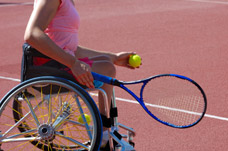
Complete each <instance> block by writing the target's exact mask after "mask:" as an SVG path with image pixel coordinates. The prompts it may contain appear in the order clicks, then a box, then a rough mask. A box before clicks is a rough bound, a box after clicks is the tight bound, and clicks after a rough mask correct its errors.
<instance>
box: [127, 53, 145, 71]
mask: <svg viewBox="0 0 228 151" xmlns="http://www.w3.org/2000/svg"><path fill="white" fill-rule="evenodd" d="M141 61H142V59H141V57H140V56H139V55H136V54H134V55H131V56H130V57H129V64H130V65H131V66H132V67H134V68H137V67H139V66H140V65H141Z"/></svg>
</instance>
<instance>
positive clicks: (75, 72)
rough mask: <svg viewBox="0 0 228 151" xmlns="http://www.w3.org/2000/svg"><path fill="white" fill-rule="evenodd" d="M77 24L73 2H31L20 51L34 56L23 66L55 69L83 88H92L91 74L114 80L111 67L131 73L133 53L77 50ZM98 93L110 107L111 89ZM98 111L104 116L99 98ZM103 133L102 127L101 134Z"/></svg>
mask: <svg viewBox="0 0 228 151" xmlns="http://www.w3.org/2000/svg"><path fill="white" fill-rule="evenodd" d="M79 23H80V19H79V14H78V12H77V10H76V8H75V6H74V1H73V0H51V1H50V0H35V2H34V9H33V11H32V14H31V16H30V19H29V21H28V24H27V27H26V30H25V34H24V40H25V42H26V44H25V45H24V51H25V50H26V49H28V48H29V49H32V50H34V51H35V52H36V53H33V54H34V56H33V59H32V61H31V59H30V61H29V59H27V58H26V57H24V60H25V62H27V64H31V65H33V66H49V67H54V68H58V69H59V70H62V71H64V72H66V73H68V74H71V75H72V76H73V77H74V78H75V79H76V80H75V81H76V82H78V83H79V84H81V85H83V86H85V87H87V88H94V83H93V81H94V79H93V76H92V75H91V71H93V72H97V73H100V74H103V75H107V76H110V77H115V76H116V68H115V65H117V66H123V67H126V68H131V69H132V67H131V66H130V65H129V64H128V59H129V56H130V55H132V54H134V52H118V53H111V52H108V51H107V52H105V51H98V50H93V49H89V48H86V47H82V46H80V45H79V38H78V31H79ZM24 54H25V55H26V52H24ZM36 54H38V55H36ZM26 59H27V60H26ZM24 67H26V66H25V65H23V68H24ZM24 70H25V69H24ZM34 72H35V71H34ZM39 72H40V71H39ZM24 73H25V71H23V73H22V74H24ZM53 74H55V73H53ZM41 75H42V73H41ZM37 76H39V74H37ZM29 78H30V77H29V75H26V74H24V75H22V81H23V80H26V79H29ZM102 89H103V90H104V91H105V92H106V93H107V96H108V104H109V106H110V104H111V103H110V102H111V97H112V91H113V88H112V86H111V85H106V84H103V86H102ZM99 110H100V113H101V115H105V107H104V100H103V97H99ZM106 130H107V129H106V128H105V127H104V128H103V131H104V132H105V131H106ZM106 135H107V134H106ZM107 141H108V140H107ZM107 141H106V142H107ZM104 143H105V141H104Z"/></svg>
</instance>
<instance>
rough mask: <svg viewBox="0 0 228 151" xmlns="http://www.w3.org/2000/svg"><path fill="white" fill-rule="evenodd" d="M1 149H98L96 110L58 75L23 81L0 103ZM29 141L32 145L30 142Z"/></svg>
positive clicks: (99, 131)
mask: <svg viewBox="0 0 228 151" xmlns="http://www.w3.org/2000/svg"><path fill="white" fill-rule="evenodd" d="M0 131H1V135H0V145H1V149H3V150H7V151H9V150H18V151H19V150H26V148H27V149H28V148H29V149H28V150H39V149H40V150H45V151H49V150H50V151H63V150H64V151H77V150H78V151H82V150H90V151H97V150H98V149H99V146H100V142H101V138H102V123H101V118H100V114H99V110H98V108H97V106H96V104H95V103H94V101H93V99H92V98H91V97H90V95H89V94H88V93H87V92H86V91H85V90H84V89H82V88H81V87H80V86H78V85H76V84H75V83H73V82H71V81H68V80H65V79H61V78H57V77H39V78H34V79H30V80H27V81H25V82H22V83H21V84H19V85H18V86H16V87H15V88H13V89H12V90H11V91H10V92H8V94H7V95H6V96H5V97H4V98H3V99H2V100H1V102H0ZM31 144H32V145H31Z"/></svg>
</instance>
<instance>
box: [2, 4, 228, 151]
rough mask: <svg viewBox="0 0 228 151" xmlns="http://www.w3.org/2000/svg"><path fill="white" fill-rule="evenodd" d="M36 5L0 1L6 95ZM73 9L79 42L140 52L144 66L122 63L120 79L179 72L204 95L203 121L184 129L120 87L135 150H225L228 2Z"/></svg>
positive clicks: (79, 6)
mask: <svg viewBox="0 0 228 151" xmlns="http://www.w3.org/2000/svg"><path fill="white" fill-rule="evenodd" d="M32 4H33V1H32V0H0V33H1V34H0V39H1V40H0V46H1V48H0V52H1V55H0V58H1V62H0V85H1V86H0V97H1V98H2V97H3V96H4V95H5V94H6V93H7V92H8V91H9V90H10V89H12V88H13V87H14V86H15V85H17V84H18V83H19V79H20V62H21V56H22V44H23V34H24V30H25V27H26V24H27V21H28V19H29V15H30V13H31V11H32V8H33V6H32ZM76 8H77V9H78V11H79V13H80V16H81V25H80V32H79V37H80V40H79V42H80V45H83V46H86V47H90V48H94V49H99V50H105V51H106V50H107V51H111V52H119V51H129V50H130V51H136V52H137V53H138V54H139V55H141V56H142V61H143V62H142V66H141V68H140V69H137V70H129V69H125V68H120V67H118V68H117V71H118V74H117V79H120V80H124V81H132V80H138V79H143V78H146V77H149V76H152V75H157V74H163V73H175V74H180V75H185V76H188V77H190V78H192V79H194V80H195V81H196V82H197V83H199V84H200V85H201V87H202V88H203V89H204V91H205V93H206V95H207V100H208V109H207V112H206V116H205V117H204V119H203V120H202V121H201V122H200V123H199V124H198V125H196V126H194V127H192V128H189V129H182V130H181V129H174V128H170V127H167V126H165V125H162V124H160V123H158V122H156V121H155V120H154V119H152V118H150V116H148V115H147V114H146V112H144V110H143V109H142V108H141V106H139V105H138V104H135V103H131V101H132V100H133V98H132V97H131V96H129V95H128V94H127V93H123V91H122V90H120V89H118V88H117V89H116V96H117V106H118V110H119V122H121V123H123V124H125V125H127V126H130V127H132V128H134V129H135V130H136V132H137V134H136V137H135V138H134V141H135V143H136V146H135V149H136V150H137V151H167V150H168V151H173V150H175V151H183V150H184V151H226V150H227V149H228V141H227V140H228V135H227V129H228V91H227V90H228V79H227V73H228V69H227V67H228V51H227V49H228V41H227V39H228V30H227V27H228V21H227V18H228V1H227V0H163V1H157V0H124V1H123V0H115V1H111V0H109V1H107V0H90V1H89V0H76ZM133 90H137V88H133ZM8 145H9V147H11V146H10V145H11V144H8ZM26 148H28V149H27V150H28V151H30V148H31V147H30V146H29V145H28V146H27V147H26ZM27 150H26V151H27Z"/></svg>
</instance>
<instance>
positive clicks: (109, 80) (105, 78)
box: [91, 72, 113, 84]
mask: <svg viewBox="0 0 228 151" xmlns="http://www.w3.org/2000/svg"><path fill="white" fill-rule="evenodd" d="M91 73H92V75H93V78H94V80H97V81H101V82H104V83H107V84H113V78H111V77H108V76H105V75H101V74H98V73H95V72H91Z"/></svg>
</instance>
